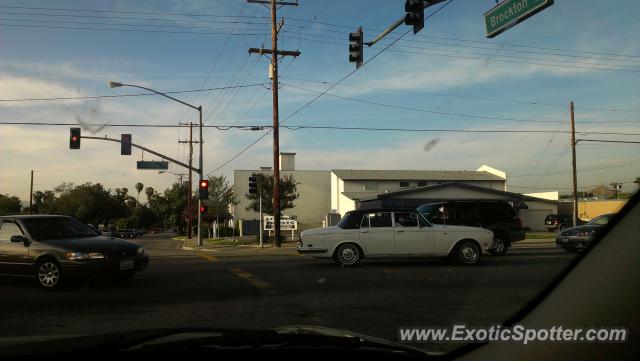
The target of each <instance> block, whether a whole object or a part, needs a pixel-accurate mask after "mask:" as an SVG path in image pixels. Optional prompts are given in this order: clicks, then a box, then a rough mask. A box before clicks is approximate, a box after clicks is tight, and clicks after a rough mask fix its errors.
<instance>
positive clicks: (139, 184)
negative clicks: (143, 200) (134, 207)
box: [135, 182, 144, 203]
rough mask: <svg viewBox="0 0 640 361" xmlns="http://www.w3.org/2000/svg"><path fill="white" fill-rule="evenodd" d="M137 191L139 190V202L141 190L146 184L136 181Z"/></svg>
mask: <svg viewBox="0 0 640 361" xmlns="http://www.w3.org/2000/svg"><path fill="white" fill-rule="evenodd" d="M135 187H136V191H138V203H140V192H142V190H143V189H144V184H142V183H140V182H138V183H136V186H135Z"/></svg>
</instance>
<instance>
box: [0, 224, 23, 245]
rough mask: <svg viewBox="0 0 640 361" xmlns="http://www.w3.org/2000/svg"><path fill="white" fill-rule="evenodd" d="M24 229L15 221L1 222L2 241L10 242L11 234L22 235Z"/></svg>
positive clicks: (0, 235) (0, 238)
mask: <svg viewBox="0 0 640 361" xmlns="http://www.w3.org/2000/svg"><path fill="white" fill-rule="evenodd" d="M22 235H23V234H22V231H21V230H20V227H18V225H17V224H15V223H13V222H7V221H5V222H2V224H0V241H2V242H10V241H11V236H22Z"/></svg>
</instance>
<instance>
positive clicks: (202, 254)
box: [197, 252, 218, 262]
mask: <svg viewBox="0 0 640 361" xmlns="http://www.w3.org/2000/svg"><path fill="white" fill-rule="evenodd" d="M197 255H198V256H200V257H202V258H204V259H206V260H207V261H209V262H218V258H217V257H214V256H212V255H209V254H206V253H204V252H198V253H197Z"/></svg>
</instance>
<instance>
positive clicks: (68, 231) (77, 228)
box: [23, 217, 97, 240]
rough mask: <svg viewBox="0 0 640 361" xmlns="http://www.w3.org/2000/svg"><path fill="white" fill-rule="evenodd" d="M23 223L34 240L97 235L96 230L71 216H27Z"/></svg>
mask: <svg viewBox="0 0 640 361" xmlns="http://www.w3.org/2000/svg"><path fill="white" fill-rule="evenodd" d="M23 223H24V226H25V227H26V229H27V232H29V234H30V235H31V237H33V238H34V239H36V240H50V239H66V238H75V237H93V236H97V233H96V232H94V231H93V230H91V229H90V228H89V227H87V226H85V225H84V224H82V223H80V222H78V221H76V220H75V219H73V218H66V217H59V218H54V217H51V218H29V219H25V220H24V221H23Z"/></svg>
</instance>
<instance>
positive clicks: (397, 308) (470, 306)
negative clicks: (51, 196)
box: [0, 235, 574, 340]
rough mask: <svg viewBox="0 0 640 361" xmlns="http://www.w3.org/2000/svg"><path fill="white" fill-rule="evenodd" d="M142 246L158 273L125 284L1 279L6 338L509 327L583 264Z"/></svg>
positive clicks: (536, 258) (0, 329) (389, 334)
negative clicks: (338, 261)
mask: <svg viewBox="0 0 640 361" xmlns="http://www.w3.org/2000/svg"><path fill="white" fill-rule="evenodd" d="M135 241H136V242H139V243H141V244H143V245H144V247H145V248H147V249H148V250H149V253H150V257H151V262H150V266H149V268H148V269H147V270H145V271H144V272H141V273H139V274H137V275H136V277H135V278H134V279H133V280H131V281H129V282H127V283H124V284H122V283H120V284H119V283H113V282H110V281H106V280H103V281H87V282H79V283H74V284H71V285H68V286H67V287H65V288H64V289H63V290H61V291H57V292H45V291H42V290H40V289H39V288H37V287H36V285H35V282H34V281H30V280H25V279H11V278H0V290H1V292H0V294H2V297H0V310H2V311H0V337H16V336H26V335H52V334H68V335H85V334H99V333H111V332H122V331H128V330H140V329H153V328H165V327H222V328H250V329H266V328H273V327H278V326H285V325H316V326H326V327H333V328H340V329H346V330H351V331H354V332H361V333H365V334H369V335H373V336H378V337H383V338H387V339H392V340H397V329H398V327H405V326H406V327H409V326H450V325H451V324H452V323H465V324H468V325H475V326H485V325H492V324H496V323H499V322H501V321H503V320H506V319H507V318H509V317H510V316H511V315H513V314H514V313H515V312H517V311H518V310H519V309H521V308H522V307H524V306H525V305H526V304H527V303H528V302H529V301H530V300H532V299H533V298H534V297H535V296H536V295H537V294H538V293H539V292H540V291H541V290H542V289H543V288H544V287H545V286H547V285H548V284H549V283H550V282H551V281H552V280H553V279H554V277H555V276H556V275H558V273H559V272H560V271H561V270H563V269H564V268H565V267H566V266H567V265H568V264H569V263H570V262H571V260H572V259H573V257H574V255H571V254H568V253H565V252H564V251H561V250H557V249H555V248H552V247H541V246H539V245H537V246H532V247H519V248H517V249H512V250H510V251H509V253H508V254H507V255H505V256H502V257H484V258H483V259H482V262H481V264H479V265H477V266H472V267H468V266H453V265H450V264H447V263H445V262H443V261H441V260H433V259H401V260H365V261H363V262H362V263H361V264H360V265H359V266H357V267H352V268H341V267H338V266H336V265H335V264H334V263H333V262H332V261H328V260H317V259H312V258H308V257H303V256H299V255H297V254H296V253H294V252H290V250H285V251H282V252H281V253H279V254H273V253H271V254H269V253H265V254H261V253H258V252H255V251H251V252H244V253H242V252H240V253H238V252H235V253H234V252H232V251H226V252H225V251H220V252H217V253H216V252H201V251H185V250H183V249H182V242H178V241H174V240H172V239H170V237H168V236H166V235H165V236H145V237H141V238H137V239H135Z"/></svg>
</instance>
